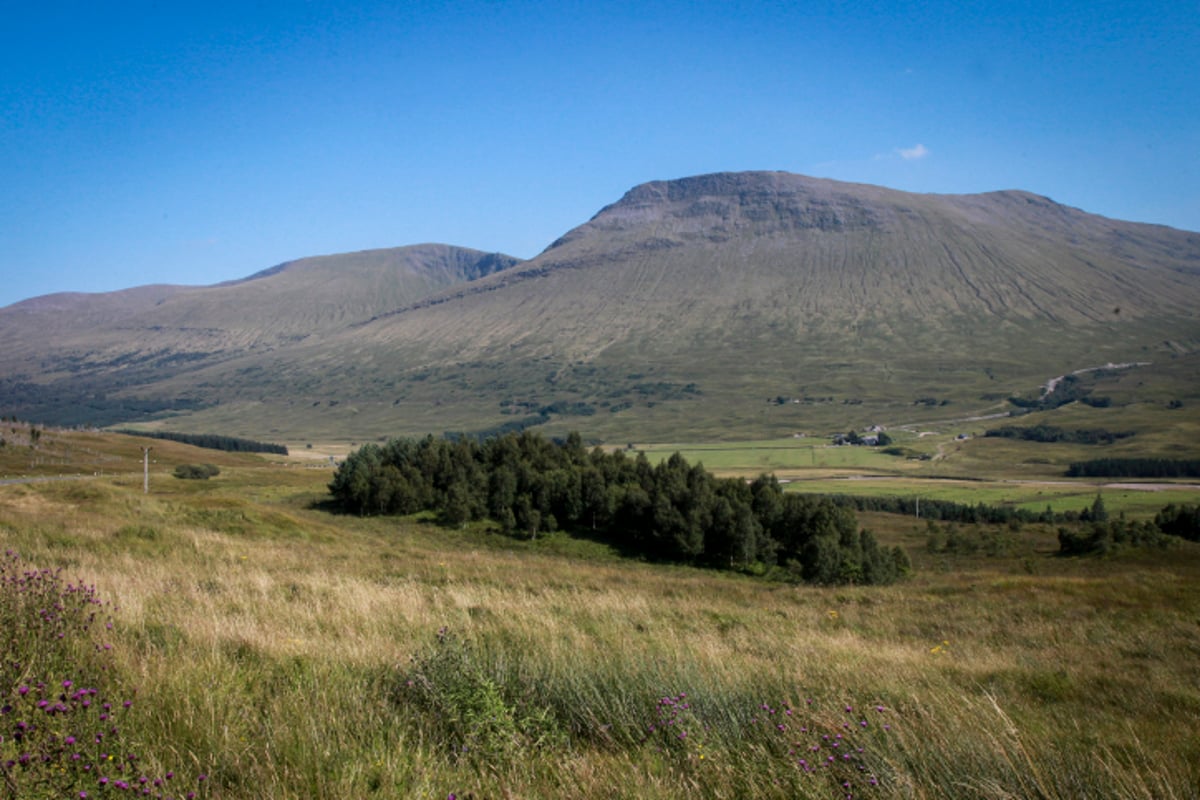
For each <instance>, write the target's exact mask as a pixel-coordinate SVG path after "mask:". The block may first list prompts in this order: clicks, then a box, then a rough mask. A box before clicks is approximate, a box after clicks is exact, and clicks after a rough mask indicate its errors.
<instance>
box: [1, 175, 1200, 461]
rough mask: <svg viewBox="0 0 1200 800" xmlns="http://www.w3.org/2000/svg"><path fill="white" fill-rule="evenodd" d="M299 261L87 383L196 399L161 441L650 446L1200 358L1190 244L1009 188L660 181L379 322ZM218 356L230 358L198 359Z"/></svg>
mask: <svg viewBox="0 0 1200 800" xmlns="http://www.w3.org/2000/svg"><path fill="white" fill-rule="evenodd" d="M388 252H393V251H388ZM395 252H403V251H395ZM356 257H357V256H343V257H336V258H340V259H354V258H356ZM481 257H482V256H481ZM310 261H311V262H313V263H312V265H311V266H310V269H311V270H312V274H311V276H310V277H307V278H304V279H301V277H300V276H301V275H308V273H307V272H306V271H304V270H301V269H299V265H304V264H308V263H309V261H302V262H294V264H293V265H285V266H284V267H282V268H276V269H275V270H269V271H267V272H266V273H260V276H257V277H254V278H251V279H248V280H247V281H244V282H238V283H234V284H230V285H226V286H223V287H213V288H210V289H206V290H203V292H204V295H203V296H204V298H205V299H206V300H205V302H203V303H201V302H198V301H197V300H195V299H193V298H192V295H191V293H181V292H178V291H176V292H175V293H173V294H170V295H169V296H167V297H165V298H163V299H162V300H161V301H160V302H158V303H157V305H155V306H154V307H153V309H152V310H151V309H147V310H145V311H143V312H142V313H141V316H139V318H138V319H139V324H140V325H141V326H142V327H140V328H139V330H141V331H142V333H143V338H144V343H143V344H141V345H140V347H141V348H142V349H141V350H139V351H138V352H139V353H149V352H151V351H152V352H155V353H161V356H158V357H157V361H153V362H152V363H151V364H150V365H148V367H147V368H140V369H128V368H127V367H126V365H125V364H123V363H111V361H112V358H113V357H112V355H111V354H113V353H116V352H118V351H119V350H120V347H121V346H124V347H125V348H126V350H128V349H129V348H130V344H129V342H130V333H131V331H130V330H128V329H121V328H119V327H117V326H116V325H110V326H109V327H107V328H105V327H103V326H101V333H102V335H98V334H97V333H93V338H94V340H96V341H99V342H107V343H110V344H107V346H106V349H104V348H97V347H94V346H93V347H92V349H90V350H89V349H86V348H83V345H82V344H80V345H78V346H79V347H81V348H83V349H82V350H81V351H80V355H79V357H80V358H82V360H83V364H84V365H86V367H87V368H86V369H83V370H80V371H78V372H81V373H82V374H85V375H91V376H95V378H96V379H99V378H100V377H102V376H106V377H105V379H106V380H112V381H117V376H122V377H121V379H120V380H121V381H124V377H125V376H128V377H129V378H130V379H129V380H128V381H127V382H118V383H117V384H116V385H117V386H118V388H117V389H116V392H115V394H116V395H117V396H119V397H123V398H143V399H151V398H184V399H186V400H188V401H189V402H191V401H194V402H195V404H196V405H195V407H194V408H191V409H186V408H185V409H184V410H188V411H189V416H187V417H184V418H179V419H176V420H173V421H172V425H174V426H179V425H193V426H195V427H196V428H197V429H200V428H203V429H205V430H221V431H223V432H229V433H235V434H242V435H247V436H259V437H268V438H273V439H279V438H281V436H294V437H297V438H301V437H306V436H318V437H319V436H327V437H328V436H334V437H337V436H345V437H368V436H374V435H383V434H391V433H400V432H405V433H417V432H423V431H435V432H436V431H441V430H447V429H452V430H472V431H480V430H485V429H495V428H498V427H504V426H508V427H513V426H522V425H531V424H547V425H548V426H549V428H548V430H551V431H553V430H565V429H568V428H579V429H580V430H583V431H586V432H590V433H591V434H592V435H595V436H599V437H601V438H607V439H609V440H616V441H620V440H622V439H625V438H636V437H641V438H654V439H660V440H661V439H670V438H672V437H684V436H693V437H695V436H705V437H707V436H739V435H740V436H747V435H765V434H771V433H780V432H785V431H788V430H804V429H806V428H813V427H817V428H820V427H823V426H824V427H832V428H833V429H837V428H838V427H841V426H849V425H858V424H863V425H865V424H870V423H873V422H875V421H878V420H888V421H893V422H895V421H899V420H903V419H906V418H910V417H915V418H918V419H920V418H927V417H929V415H931V414H933V413H940V414H942V415H943V416H944V415H945V414H946V413H947V412H946V408H947V407H951V408H952V409H953V410H954V411H955V412H957V413H961V414H962V415H968V414H974V413H983V412H990V413H996V412H997V411H1002V410H1003V409H1004V408H1005V403H1004V398H1006V397H1007V396H1009V395H1011V394H1015V393H1020V392H1027V391H1030V390H1032V389H1034V388H1035V387H1037V386H1039V385H1040V384H1042V383H1044V382H1045V381H1046V380H1048V379H1050V378H1051V377H1054V376H1056V375H1061V374H1066V373H1069V372H1071V371H1073V370H1076V369H1081V368H1087V367H1093V366H1096V365H1101V364H1105V363H1109V362H1112V363H1125V362H1139V363H1145V362H1151V363H1154V362H1156V361H1157V362H1158V363H1159V364H1160V365H1161V364H1162V363H1163V362H1164V360H1170V359H1173V358H1179V357H1181V356H1187V354H1189V353H1191V352H1192V351H1193V350H1195V349H1196V348H1197V345H1198V344H1200V313H1198V312H1197V309H1198V308H1200V234H1197V233H1190V232H1185V231H1178V230H1173V229H1170V228H1165V227H1161V226H1153V225H1142V224H1135V223H1127V222H1119V221H1114V220H1109V219H1105V218H1103V217H1098V216H1095V215H1091V214H1087V213H1085V212H1082V211H1079V210H1077V209H1072V208H1067V207H1064V206H1060V205H1058V204H1055V203H1053V202H1052V201H1050V200H1048V199H1046V198H1043V197H1038V196H1036V195H1032V194H1028V193H1025V192H1015V191H1013V192H994V193H989V194H983V195H962V196H950V195H918V194H911V193H905V192H898V191H894V190H889V189H884V188H880V187H874V186H864V185H857V184H847V183H839V182H835V181H828V180H819V179H813V178H806V177H803V176H798V175H791V174H787V173H778V172H754V173H734V174H716V175H704V176H698V177H694V178H685V179H682V180H675V181H656V182H652V183H647V184H643V185H641V186H638V187H635V188H634V189H632V190H630V191H629V192H628V193H627V194H626V195H625V196H624V197H623V198H621V199H620V200H619V201H617V202H616V203H614V204H612V205H610V206H608V207H606V208H604V209H602V210H601V211H600V212H599V213H598V214H596V216H595V217H593V218H592V219H591V220H589V221H588V222H586V223H584V224H582V225H580V226H579V227H577V228H575V229H573V230H571V231H569V232H567V233H566V234H564V235H563V236H562V237H561V238H560V239H559V240H558V241H556V242H554V243H553V244H552V245H551V246H550V247H548V248H547V249H546V250H545V251H544V252H543V253H541V254H540V255H539V256H537V257H536V258H534V259H531V260H529V261H527V262H523V263H520V264H516V263H514V260H511V259H509V260H508V261H507V262H506V263H505V264H504V265H503V266H506V267H508V268H506V269H482V268H481V269H477V270H476V271H475V272H474V273H472V274H471V275H469V276H467V275H462V273H457V272H456V273H454V275H455V276H459V275H462V279H461V280H455V281H447V282H446V283H444V284H443V285H441V286H437V287H435V288H432V289H431V290H430V291H428V292H425V293H420V294H418V293H409V294H406V295H405V296H403V297H401V296H399V294H398V295H397V296H395V297H394V299H392V300H390V301H388V302H377V303H375V304H374V305H371V304H370V303H368V302H367V301H366V299H365V298H369V297H371V296H373V295H374V294H377V293H378V290H377V289H375V290H372V289H371V288H367V289H366V290H364V288H363V284H369V282H370V281H371V277H370V275H371V274H374V273H371V272H370V270H369V269H368V270H366V271H365V272H364V273H362V274H361V275H360V274H358V273H354V272H353V271H352V270H350V269H343V270H342V271H341V272H339V273H338V275H339V278H338V280H336V281H333V282H332V284H330V283H327V279H328V277H329V273H328V272H327V271H326V270H325V268H323V267H320V266H318V265H319V263H320V262H321V261H322V260H320V259H314V260H310ZM347 263H348V262H347ZM497 266H499V265H497ZM293 267H295V268H293ZM290 273H295V274H290ZM352 273H353V274H352ZM285 278H287V279H288V281H289V282H288V283H287V284H286V291H276V290H273V289H268V288H267V287H268V286H269V284H268V283H267V282H268V281H273V280H277V279H279V280H282V279H285ZM310 297H320V298H322V300H321V301H320V302H318V303H317V304H316V305H313V307H312V308H311V309H309V308H308V307H307V306H308V303H309V301H308V300H307V298H310ZM218 298H219V300H218ZM19 305H20V304H19ZM15 308H17V307H15V306H14V307H10V309H5V310H2V311H0V330H11V328H5V321H6V320H7V319H8V314H9V312H10V311H11V310H12V309H15ZM238 309H243V310H238ZM253 310H257V311H253ZM256 317H258V318H261V319H256ZM210 328H211V329H215V330H216V331H217V332H216V333H211V334H210V333H209V332H208V331H209V329H210ZM181 331H188V332H189V333H188V334H186V335H184V334H182V333H173V332H181ZM318 333H319V334H320V335H316V334H318ZM122 337H124V338H122ZM43 338H44V339H45V341H46V342H54V343H55V347H57V348H58V349H57V350H53V349H52V348H49V347H46V346H45V345H39V346H38V347H34V348H31V350H30V353H31V356H30V357H29V358H27V359H26V360H25V363H26V364H41V365H43V366H42V367H41V369H42V370H43V372H42V377H40V378H35V377H33V376H32V375H31V376H30V377H29V378H28V379H29V380H43V381H44V380H46V378H45V375H46V374H50V375H56V376H58V377H59V378H60V380H61V381H62V386H64V387H66V386H77V385H78V379H77V378H76V375H77V374H78V373H77V372H72V370H73V369H75V367H74V364H73V362H71V360H70V359H69V358H67V356H66V355H65V354H64V351H66V350H67V348H63V347H62V345H61V344H58V343H59V342H60V341H61V338H62V337H61V336H60V335H59V334H58V333H57V332H55V331H54V330H53V329H51V331H50V333H49V334H48V335H47V336H45V337H43ZM210 338H218V339H220V340H221V341H222V342H232V343H233V344H232V345H226V346H224V347H223V348H221V349H219V352H220V357H219V358H216V357H209V356H207V355H205V356H203V357H195V358H194V361H189V360H188V359H191V358H193V356H191V355H189V354H191V353H205V352H207V351H208V350H209V349H215V348H210V346H209V345H207V344H205V342H206V341H208V340H209V339H210ZM4 341H5V339H4V338H3V335H2V334H0V343H2V342H4ZM121 342H123V343H124V344H120V343H121ZM155 348H157V349H155ZM97 349H101V351H102V352H104V353H108V354H110V355H109V356H108V358H109V359H110V361H109V362H105V361H104V359H103V358H102V357H100V356H97V355H96V354H95V353H96V350H97ZM52 352H53V353H56V355H48V354H49V353H52ZM36 353H41V355H36ZM180 359H182V362H180ZM177 362H180V363H177ZM160 363H170V364H171V365H172V367H171V368H170V369H165V368H161V367H160V366H159V364H160ZM3 400H4V397H3V396H2V395H0V407H2V406H3V405H5V403H4V402H3ZM768 401H771V402H768ZM930 401H932V402H930Z"/></svg>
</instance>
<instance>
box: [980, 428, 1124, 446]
mask: <svg viewBox="0 0 1200 800" xmlns="http://www.w3.org/2000/svg"><path fill="white" fill-rule="evenodd" d="M983 435H984V436H991V437H998V438H1002V439H1023V440H1025V441H1027V442H1068V443H1071V444H1112V443H1113V442H1115V441H1117V440H1118V439H1125V438H1128V437H1130V436H1133V431H1109V430H1105V429H1104V428H1077V429H1075V430H1073V431H1070V430H1067V429H1065V428H1060V427H1058V426H1056V425H1044V424H1043V425H1034V426H1032V427H1020V426H1017V425H1005V426H1003V427H1000V428H992V429H991V430H989V431H987V432H985V433H984V434H983Z"/></svg>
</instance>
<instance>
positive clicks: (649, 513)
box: [329, 431, 909, 584]
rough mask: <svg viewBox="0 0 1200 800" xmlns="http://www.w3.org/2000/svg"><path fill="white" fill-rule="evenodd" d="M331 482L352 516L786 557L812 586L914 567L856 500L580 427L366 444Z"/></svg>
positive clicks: (742, 563) (681, 556)
mask: <svg viewBox="0 0 1200 800" xmlns="http://www.w3.org/2000/svg"><path fill="white" fill-rule="evenodd" d="M329 488H330V491H331V493H332V494H333V497H334V501H335V503H336V504H337V505H338V506H339V507H340V508H341V509H342V510H343V511H346V512H349V513H356V514H412V513H416V512H419V511H434V512H436V513H437V514H438V516H439V517H440V519H441V520H442V522H444V523H445V524H449V525H461V524H465V523H467V522H469V521H471V520H482V519H485V518H486V519H491V520H493V521H495V522H496V523H497V524H498V525H499V527H500V528H501V529H502V530H503V531H504V532H505V533H508V534H510V535H527V536H530V537H536V536H537V535H538V534H539V533H542V532H545V531H553V530H557V529H565V530H568V531H572V532H575V533H578V534H581V535H585V536H588V537H591V538H595V539H599V540H602V541H605V542H607V543H609V544H611V545H613V546H614V547H616V548H617V549H618V550H620V551H621V552H623V553H626V554H628V555H633V556H638V557H643V558H647V559H651V560H655V561H665V562H676V563H688V564H696V565H700V566H708V567H716V568H722V569H740V570H749V571H757V570H760V569H772V568H777V569H778V570H781V571H782V572H784V573H785V574H788V575H790V576H792V577H795V578H798V579H800V580H804V581H807V582H810V583H823V584H828V583H865V584H879V583H890V582H892V581H894V580H895V579H896V578H897V577H898V576H899V575H900V574H902V573H903V572H905V571H906V570H907V569H908V567H909V561H908V557H907V555H906V554H905V553H904V552H903V550H901V549H899V548H894V549H892V550H885V549H883V548H881V547H880V546H879V545H878V543H877V542H876V539H875V537H874V536H873V535H872V534H871V533H870V532H869V531H865V530H863V531H860V530H859V529H858V526H857V522H856V519H855V517H854V514H853V512H851V511H850V510H849V509H848V508H845V507H843V506H839V505H838V504H836V503H834V502H832V501H830V500H828V499H825V498H817V497H812V496H804V495H796V494H784V492H783V490H782V489H781V487H780V485H779V483H778V482H777V481H776V480H775V478H774V477H772V476H766V475H764V476H760V477H759V478H758V479H757V480H755V481H753V482H751V483H747V482H746V481H744V480H740V479H734V478H716V477H714V476H713V475H711V474H710V473H709V472H707V471H706V470H705V469H704V468H703V466H701V465H699V464H696V465H691V464H689V463H688V462H687V461H686V459H684V458H683V457H682V456H681V455H679V454H678V453H676V454H675V455H673V456H671V457H670V458H669V459H667V460H666V461H663V462H662V463H660V464H658V465H657V466H654V465H651V464H650V462H649V461H648V460H647V459H646V457H645V455H644V454H640V453H639V454H638V455H636V456H629V455H627V454H626V453H625V452H623V451H616V452H611V453H610V452H606V451H604V450H602V449H600V448H596V449H593V450H590V451H589V450H588V449H586V448H585V447H584V446H583V443H582V440H581V439H580V437H579V435H578V434H571V435H570V436H568V437H567V439H566V441H564V442H562V443H556V442H553V441H550V440H548V439H546V438H544V437H542V436H540V435H537V434H534V433H531V432H528V431H525V432H522V433H519V434H508V435H505V436H501V437H497V438H493V439H488V440H486V441H482V442H480V441H477V440H471V439H465V438H463V439H458V440H450V439H446V438H434V437H426V438H424V439H420V440H412V439H393V440H392V441H390V442H388V443H387V444H385V445H382V446H380V445H375V444H368V445H365V446H364V447H362V448H360V449H359V450H357V451H355V452H353V453H351V454H350V456H348V457H347V458H346V460H345V461H344V462H343V463H342V464H341V466H340V467H339V468H338V470H337V473H336V474H335V475H334V478H333V481H332V482H331V483H330V485H329Z"/></svg>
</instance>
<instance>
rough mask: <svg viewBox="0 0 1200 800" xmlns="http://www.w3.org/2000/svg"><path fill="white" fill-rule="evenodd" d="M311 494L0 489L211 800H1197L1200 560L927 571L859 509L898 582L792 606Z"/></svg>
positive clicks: (596, 554)
mask: <svg viewBox="0 0 1200 800" xmlns="http://www.w3.org/2000/svg"><path fill="white" fill-rule="evenodd" d="M228 473H232V474H230V476H229V477H230V479H229V480H228V481H227V482H225V481H224V479H225V478H226V476H227V474H228ZM322 478H323V476H322V475H320V474H319V473H307V472H300V471H296V472H294V473H286V474H285V473H284V472H282V471H276V472H270V473H268V472H265V471H263V472H256V471H253V470H244V471H241V472H239V471H238V468H233V469H230V470H226V469H223V470H222V476H221V479H219V480H217V481H214V482H212V484H211V485H208V486H206V487H204V488H202V489H197V488H196V487H193V486H186V487H182V486H181V487H179V488H178V489H175V488H173V487H169V486H168V487H163V488H160V489H158V490H157V491H156V493H152V494H151V495H149V496H145V495H142V494H141V493H140V486H128V487H125V486H119V485H114V484H106V483H94V484H89V487H90V488H88V490H87V491H83V490H82V489H80V488H78V487H77V488H75V489H72V488H70V487H66V486H63V485H49V484H43V485H35V486H9V487H0V544H3V546H4V547H6V548H9V549H13V550H16V551H19V552H20V553H21V557H22V559H23V561H24V562H25V563H28V564H32V565H37V566H38V567H39V568H40V567H45V568H49V569H56V568H60V567H61V568H63V570H64V572H63V573H61V574H62V575H63V576H71V577H70V578H69V580H73V581H83V582H86V584H88V585H93V584H94V585H95V587H96V592H97V593H98V595H99V597H101V598H103V599H104V600H106V601H108V602H110V603H111V604H112V605H113V606H115V607H116V608H115V610H113V611H112V612H111V616H112V621H113V629H112V631H111V635H110V636H108V637H106V641H105V643H108V644H111V646H112V649H111V650H110V651H106V652H107V653H108V655H107V656H106V658H107V659H108V660H109V661H108V663H110V664H111V673H110V678H109V680H110V681H111V687H112V689H111V690H112V692H113V693H114V696H116V694H120V695H121V696H129V697H133V698H136V701H137V702H135V703H134V704H133V706H132V707H131V708H130V709H129V711H128V714H127V716H126V718H125V720H124V722H123V727H122V735H123V736H125V737H127V741H128V742H129V743H130V746H131V747H133V748H136V749H137V752H138V753H139V754H140V758H141V759H142V763H144V764H145V765H146V769H147V771H148V773H152V774H155V775H162V774H165V773H166V772H167V771H173V772H174V773H175V774H186V775H187V776H189V777H188V778H187V779H188V780H192V781H194V779H195V776H196V775H198V774H200V773H204V774H206V775H207V776H208V780H207V783H208V785H209V787H210V789H209V791H210V792H211V793H212V794H213V795H214V796H219V797H222V798H258V797H275V798H288V797H295V798H300V797H306V798H307V797H328V798H358V797H369V796H379V797H395V796H411V797H431V798H441V797H447V796H449V795H450V794H455V795H457V796H458V797H460V798H461V797H467V796H474V797H475V798H484V797H489V798H490V797H580V798H583V797H595V796H610V797H630V798H633V797H651V798H654V797H660V798H667V797H679V796H681V795H686V796H696V797H711V798H723V797H747V796H754V797H768V798H770V797H780V798H783V797H789V798H790V797H821V798H829V797H845V796H846V795H848V794H849V795H853V796H854V797H878V798H893V797H895V798H899V797H916V798H941V797H980V798H997V799H998V798H1008V797H1040V798H1077V797H1084V796H1087V797H1120V798H1150V797H1154V798H1159V797H1166V798H1194V797H1197V796H1198V790H1197V787H1198V786H1200V767H1198V766H1197V765H1200V744H1198V742H1200V737H1197V736H1196V735H1195V734H1196V733H1197V731H1200V688H1198V687H1197V686H1196V684H1195V672H1194V665H1195V660H1196V657H1197V655H1200V634H1198V632H1197V629H1196V626H1195V620H1196V619H1198V618H1200V589H1197V588H1196V587H1197V586H1200V583H1198V582H1197V578H1200V553H1198V550H1200V548H1197V547H1195V546H1192V545H1181V546H1180V547H1179V548H1176V549H1174V550H1172V551H1170V552H1169V553H1167V554H1165V555H1163V554H1142V555H1133V556H1128V557H1123V558H1115V559H1109V560H1107V561H1103V562H1095V561H1075V560H1066V559H1059V558H1055V557H1052V556H1050V555H1047V554H1045V553H1041V552H1038V549H1039V548H1038V546H1037V545H1039V541H1035V540H1038V537H1042V538H1044V539H1045V540H1046V542H1050V541H1052V539H1053V531H1050V530H1045V531H1042V530H1040V529H1038V528H1035V527H1030V528H1029V529H1027V530H1024V531H1022V534H1021V539H1020V542H1021V543H1024V542H1031V543H1032V545H1031V546H1030V547H1025V546H1024V544H1022V547H1021V549H1019V550H1018V551H1017V552H1015V553H1014V554H1012V555H1011V556H1004V557H993V558H985V557H982V556H980V557H975V558H956V557H954V556H952V555H951V556H946V555H937V556H936V557H935V556H934V555H931V554H926V553H922V552H919V551H918V550H917V549H916V548H912V547H911V541H909V540H908V539H907V538H906V537H911V536H913V535H915V534H913V533H912V532H911V523H910V522H908V521H904V522H900V523H897V524H896V525H895V526H894V528H889V527H888V525H887V524H886V520H884V519H883V518H873V519H872V520H871V522H872V527H873V528H875V529H876V530H877V532H878V533H879V535H880V538H881V539H883V540H885V541H886V542H887V543H888V544H892V543H901V542H903V543H906V544H908V545H909V546H910V549H912V550H913V554H914V557H915V559H916V560H917V562H918V566H919V567H921V568H920V570H919V571H918V573H917V575H916V577H914V578H913V579H911V580H910V581H908V582H907V583H905V584H902V585H898V586H893V587H885V588H861V587H842V588H836V589H826V588H799V587H792V586H787V585H783V584H771V583H766V582H762V581H760V580H755V579H750V578H745V577H739V576H730V575H720V574H714V573H708V572H704V571H698V570H691V569H686V568H679V567H674V568H670V567H658V566H653V565H646V564H638V563H627V562H622V561H620V560H618V559H616V558H614V557H612V556H611V555H610V554H607V552H606V551H604V550H603V548H598V547H591V546H584V545H583V544H580V543H571V542H569V541H568V540H566V539H564V538H563V537H562V535H561V534H559V535H556V536H551V537H547V538H546V539H545V540H543V541H539V542H537V543H526V542H513V541H510V540H508V539H504V538H502V537H499V536H497V535H496V534H489V533H487V532H485V531H483V530H476V529H468V530H465V531H457V530H456V531H447V530H443V529H440V528H437V527H435V526H433V525H430V524H426V523H421V522H419V521H413V520H406V521H405V520H402V521H396V520H378V519H359V518H354V517H330V516H328V515H326V514H324V513H322V512H320V511H317V510H313V509H312V508H310V507H309V503H310V502H311V500H312V499H313V498H316V497H319V496H320V489H321V481H322ZM273 481H274V482H275V483H272V482H273ZM240 485H246V486H248V487H249V488H247V489H241V488H238V487H239V486H240ZM271 486H274V488H270V487H271ZM880 522H883V523H884V524H882V525H881V524H879V523H880ZM1046 542H1041V543H1040V544H1046ZM560 552H569V553H571V555H569V556H567V555H560V554H559V553H560ZM581 556H586V557H581ZM938 564H941V566H940V567H939V566H937V565H938ZM64 579H67V578H65V577H64ZM11 688H12V687H10V686H8V685H4V686H0V691H5V692H10V690H11ZM684 706H686V708H685V707H684ZM847 708H849V709H850V711H847V710H846V709H847ZM772 712H773V713H772ZM788 712H790V713H788ZM863 723H866V724H865V726H864V725H863ZM780 725H783V729H782V730H781V729H780V727H779V726H780ZM885 726H886V728H885ZM676 731H679V732H686V734H687V735H686V736H684V737H682V738H680V737H679V734H678V733H676ZM839 734H840V735H841V736H842V737H843V738H842V739H841V740H838V739H837V738H836V737H837V736H838V735H839ZM826 736H828V737H830V738H829V739H826V738H824V737H826ZM834 742H848V743H849V744H841V743H839V745H838V747H837V748H834V747H832V744H833V743H834ZM814 746H816V747H818V748H819V749H818V750H816V751H814V750H812V749H811V748H812V747H814ZM842 748H845V749H842ZM859 748H861V752H859ZM846 754H849V755H851V758H850V759H840V756H842V755H846ZM829 755H834V757H835V762H833V763H834V766H819V765H820V764H822V763H824V764H829V763H830V762H828V761H827V760H824V761H823V760H822V759H828V757H829ZM801 759H804V763H802V762H801ZM839 759H840V760H839ZM860 767H861V769H860ZM847 783H848V784H849V786H846V785H845V784H847Z"/></svg>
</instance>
